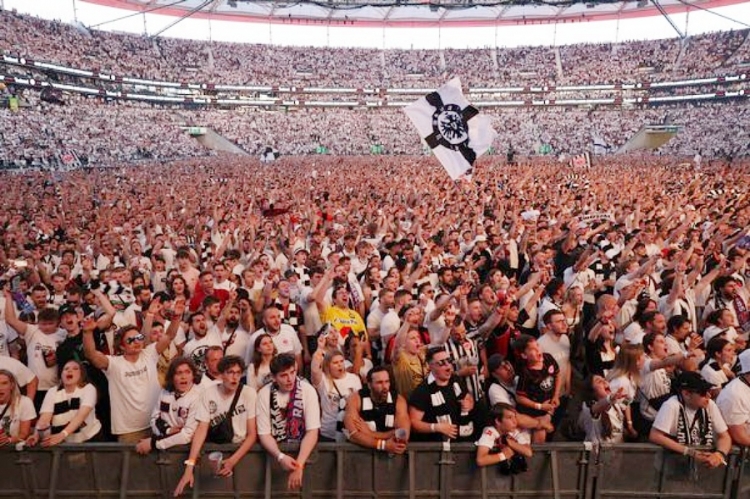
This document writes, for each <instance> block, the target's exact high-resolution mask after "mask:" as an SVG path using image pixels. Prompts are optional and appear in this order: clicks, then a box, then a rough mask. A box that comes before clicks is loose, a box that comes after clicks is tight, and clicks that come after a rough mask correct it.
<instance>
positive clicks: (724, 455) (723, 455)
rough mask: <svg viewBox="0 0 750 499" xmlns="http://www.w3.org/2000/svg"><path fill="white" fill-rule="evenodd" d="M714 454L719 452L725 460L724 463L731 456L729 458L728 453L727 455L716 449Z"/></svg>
mask: <svg viewBox="0 0 750 499" xmlns="http://www.w3.org/2000/svg"><path fill="white" fill-rule="evenodd" d="M714 452H718V453H719V454H721V457H723V458H724V461H726V460H727V459H728V458H729V456H727V453H726V452H724V451H721V450H719V449H716V450H714Z"/></svg>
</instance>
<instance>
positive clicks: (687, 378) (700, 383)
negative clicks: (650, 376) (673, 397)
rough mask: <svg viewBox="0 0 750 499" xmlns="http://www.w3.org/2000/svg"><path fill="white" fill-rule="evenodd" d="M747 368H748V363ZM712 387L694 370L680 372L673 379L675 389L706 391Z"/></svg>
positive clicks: (749, 358) (749, 360) (749, 361)
mask: <svg viewBox="0 0 750 499" xmlns="http://www.w3.org/2000/svg"><path fill="white" fill-rule="evenodd" d="M747 361H748V364H750V357H748V358H747ZM748 368H749V369H750V365H749V366H748ZM713 387H714V385H712V384H711V383H709V382H708V381H706V380H705V379H703V376H701V375H700V373H698V372H694V371H685V372H682V373H680V375H679V376H677V379H675V388H676V389H677V390H687V391H690V392H696V393H706V392H708V391H709V390H711V388H713Z"/></svg>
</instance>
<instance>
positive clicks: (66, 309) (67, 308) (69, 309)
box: [57, 303, 78, 317]
mask: <svg viewBox="0 0 750 499" xmlns="http://www.w3.org/2000/svg"><path fill="white" fill-rule="evenodd" d="M77 313H78V312H77V311H76V308H75V307H74V306H73V305H71V304H69V303H65V304H64V305H62V306H61V307H60V308H59V309H58V310H57V315H58V317H62V316H63V315H65V314H77Z"/></svg>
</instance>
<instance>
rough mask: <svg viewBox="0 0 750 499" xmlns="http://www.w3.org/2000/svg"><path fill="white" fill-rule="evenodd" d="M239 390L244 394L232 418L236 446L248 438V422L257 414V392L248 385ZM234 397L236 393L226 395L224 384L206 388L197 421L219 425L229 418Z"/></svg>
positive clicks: (199, 405) (199, 406)
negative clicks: (228, 414)
mask: <svg viewBox="0 0 750 499" xmlns="http://www.w3.org/2000/svg"><path fill="white" fill-rule="evenodd" d="M238 389H239V390H242V392H241V393H240V397H239V399H237V405H236V406H235V407H234V412H233V413H232V416H231V417H232V429H233V430H234V438H233V439H232V443H235V444H238V443H241V442H242V441H243V440H245V437H247V421H248V420H249V419H253V418H254V417H255V413H256V407H255V402H256V393H255V390H253V389H252V388H250V387H249V386H246V385H240V386H239V388H238ZM234 395H235V394H234V393H232V394H231V395H228V394H226V393H225V392H224V385H222V384H218V385H212V386H208V387H206V389H205V390H203V394H202V395H201V400H200V403H199V404H198V414H197V415H196V418H195V419H197V420H198V421H200V422H203V423H209V424H211V423H213V424H212V426H215V425H217V424H219V423H220V422H221V421H222V420H223V419H224V418H226V417H227V413H228V412H229V408H230V407H231V406H232V400H233V399H234Z"/></svg>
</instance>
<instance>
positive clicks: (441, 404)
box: [427, 373, 474, 437]
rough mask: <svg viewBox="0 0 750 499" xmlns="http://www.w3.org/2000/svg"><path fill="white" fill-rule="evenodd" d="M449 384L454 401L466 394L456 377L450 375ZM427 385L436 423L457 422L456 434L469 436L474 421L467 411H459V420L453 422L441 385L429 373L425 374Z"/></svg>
mask: <svg viewBox="0 0 750 499" xmlns="http://www.w3.org/2000/svg"><path fill="white" fill-rule="evenodd" d="M449 386H451V387H452V389H453V393H454V394H455V396H456V401H460V400H461V399H462V398H463V397H465V396H466V395H467V392H466V390H465V389H464V388H463V387H462V386H461V383H459V382H458V378H457V377H455V376H454V377H452V378H451V380H450V382H449ZM427 387H428V388H429V390H430V403H431V404H432V409H433V411H434V414H435V420H436V422H437V423H448V424H455V423H457V424H458V435H459V437H470V436H471V435H472V434H473V433H474V422H473V421H472V420H471V417H470V415H469V413H465V412H463V411H461V417H460V418H459V421H456V422H455V423H454V421H453V419H452V418H451V408H450V407H449V406H448V404H447V403H446V401H445V397H444V396H443V393H442V392H441V391H440V389H441V388H442V387H440V386H438V384H437V383H436V382H435V377H434V376H433V375H432V373H430V375H429V376H427Z"/></svg>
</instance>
